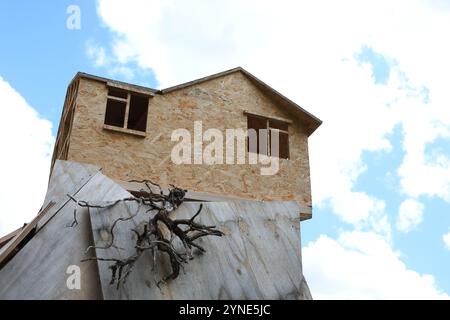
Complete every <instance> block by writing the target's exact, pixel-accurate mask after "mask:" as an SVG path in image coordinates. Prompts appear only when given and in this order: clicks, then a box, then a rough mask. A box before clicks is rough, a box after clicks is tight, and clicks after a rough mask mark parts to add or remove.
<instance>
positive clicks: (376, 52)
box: [0, 0, 450, 299]
mask: <svg viewBox="0 0 450 320" xmlns="http://www.w3.org/2000/svg"><path fill="white" fill-rule="evenodd" d="M74 8H75V10H74ZM78 12H79V15H77V13H78ZM78 17H79V19H77V18H78ZM77 22H79V24H78V23H77ZM449 35H450V1H446V0H424V1H419V0H408V1H406V0H398V1H387V0H380V1H361V0H359V1H347V0H343V1H324V0H318V1H282V0H280V1H276V2H275V1H264V0H258V1H256V0H248V1H238V0H229V1H218V0H210V1H201V0H192V1H181V0H180V1H176V0H172V1H170V0H165V1H155V0H152V1H150V0H128V1H116V0H97V1H87V0H83V1H75V0H72V1H65V0H60V1H50V0H42V1H25V0H24V1H12V0H10V1H6V0H3V1H1V2H0V39H1V41H0V98H1V101H2V104H1V107H0V108H1V110H2V119H3V123H2V126H0V133H1V137H2V138H1V139H0V148H1V150H3V152H2V156H1V158H0V174H1V177H2V180H3V181H2V183H1V184H0V201H1V203H2V209H3V211H2V212H0V236H1V235H4V234H6V233H8V232H10V231H12V230H14V229H15V228H17V227H19V226H21V225H22V224H23V223H24V222H28V221H30V220H31V219H32V218H33V216H34V215H35V214H36V213H37V211H38V210H39V208H40V206H41V205H42V201H43V197H44V195H45V191H46V186H47V182H48V175H49V164H50V159H51V155H52V151H53V144H54V140H55V136H56V132H57V129H58V124H59V117H60V115H61V111H62V105H63V102H64V96H65V90H66V88H67V85H68V84H69V82H70V80H71V79H72V78H73V77H74V75H75V74H76V72H77V71H84V72H88V73H93V74H96V75H100V76H105V77H109V78H114V79H117V80H122V81H126V82H131V83H135V84H140V85H144V86H150V87H153V88H165V87H168V86H171V85H175V84H178V83H181V82H185V81H189V80H192V79H196V78H199V77H202V76H206V75H209V74H212V73H216V72H220V71H223V70H226V69H230V68H233V67H236V66H242V67H244V68H245V69H247V70H248V71H250V72H251V73H252V74H254V75H255V76H257V77H258V78H260V79H261V80H263V81H264V82H266V83H268V84H269V85H271V86H272V87H274V88H276V89H277V90H278V91H280V92H281V93H283V94H284V95H286V96H287V97H289V98H290V99H292V100H293V101H295V102H297V103H298V104H300V105H301V106H303V107H304V108H305V109H307V110H308V111H309V112H311V113H313V114H314V115H316V116H317V117H319V118H320V119H321V120H323V124H322V126H321V127H320V128H319V129H318V130H317V131H316V132H315V133H314V134H313V135H312V136H311V137H310V139H309V153H310V162H311V180H312V195H313V219H311V220H309V221H305V222H302V227H301V232H302V235H301V238H302V247H303V251H302V255H303V269H304V273H305V277H306V279H307V281H308V284H309V286H310V289H311V292H312V294H313V297H314V298H315V299H448V298H449V295H450V274H449V273H450V271H449V270H450V206H449V204H450V90H449V89H448V85H449V83H450V79H449V77H450V59H449V58H448V57H450V42H449V41H448V39H449Z"/></svg>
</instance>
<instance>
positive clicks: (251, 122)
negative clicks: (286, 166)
mask: <svg viewBox="0 0 450 320" xmlns="http://www.w3.org/2000/svg"><path fill="white" fill-rule="evenodd" d="M288 126H289V124H288V122H286V121H282V120H276V119H270V118H266V117H262V116H256V115H251V114H247V128H248V129H254V130H255V131H256V137H255V138H256V139H255V140H256V141H253V142H251V141H250V138H251V135H249V137H248V149H247V150H248V152H254V153H258V154H264V155H273V156H276V153H277V152H276V150H271V146H272V137H273V136H275V135H278V142H279V143H278V157H279V158H281V159H289V132H288ZM255 142H256V143H255ZM274 146H275V145H274Z"/></svg>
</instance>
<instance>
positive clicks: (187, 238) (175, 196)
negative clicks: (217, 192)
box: [67, 180, 223, 288]
mask: <svg viewBox="0 0 450 320" xmlns="http://www.w3.org/2000/svg"><path fill="white" fill-rule="evenodd" d="M132 182H137V181H132ZM139 182H140V183H143V184H144V185H145V186H146V187H147V189H148V190H141V192H140V193H139V195H137V196H136V197H129V198H124V199H120V200H117V201H114V202H112V203H110V204H107V205H96V204H90V203H88V202H86V201H79V200H76V199H75V198H74V197H72V196H70V195H67V196H68V197H69V198H70V199H72V200H73V201H75V202H76V203H77V204H78V205H79V206H80V207H85V208H88V210H89V208H97V209H106V208H109V207H112V206H114V205H116V204H117V203H119V202H126V201H136V202H139V203H141V204H143V205H145V206H147V207H148V210H147V212H148V213H149V219H148V221H147V222H146V223H145V224H144V227H143V230H142V232H139V231H138V230H136V229H132V230H131V232H133V233H134V234H135V235H136V243H135V246H134V248H135V253H134V254H133V255H131V256H129V257H128V258H126V259H115V258H101V257H92V258H86V259H84V260H82V261H88V260H97V261H109V262H113V264H112V265H111V266H110V267H109V268H110V269H111V282H110V284H114V283H116V285H117V288H119V286H120V284H121V283H125V281H126V279H127V277H128V275H129V274H130V273H131V272H132V270H133V267H134V265H135V263H136V261H137V260H138V259H139V258H140V257H141V255H142V254H143V253H144V252H145V251H147V250H148V251H150V252H151V254H152V256H153V264H154V265H155V260H156V256H157V255H156V252H157V250H159V251H161V252H164V253H166V254H167V255H168V256H169V259H170V265H171V268H172V272H171V273H170V274H169V275H167V276H166V277H164V278H163V279H161V280H160V282H165V281H167V280H170V279H176V278H177V277H178V275H179V273H180V269H181V268H182V267H183V263H187V262H188V260H192V259H194V255H193V248H197V249H198V250H199V251H200V252H201V253H204V252H206V250H205V249H204V248H203V247H201V246H200V245H199V244H197V243H196V242H195V241H196V240H197V239H199V238H202V237H206V236H219V237H221V236H222V235H223V233H222V232H221V231H219V230H217V229H215V228H216V227H215V226H206V225H202V224H199V223H197V222H195V218H196V217H197V216H198V215H199V214H200V213H201V211H202V204H200V206H199V209H198V210H197V212H196V213H195V214H194V215H193V216H192V217H191V218H190V219H175V220H173V219H171V218H170V213H171V212H172V211H174V210H176V209H177V208H178V207H179V206H180V205H181V204H182V203H183V201H184V198H185V195H186V192H187V190H183V189H180V188H177V187H175V186H173V185H171V186H170V188H169V194H167V195H165V194H164V193H163V191H162V189H161V187H160V186H159V185H158V184H156V183H153V182H152V181H150V180H143V181H139ZM152 187H153V188H154V187H156V188H158V190H159V192H155V191H154V190H153V188H152ZM136 214H137V213H136ZM136 214H135V215H132V216H130V217H127V218H118V219H116V220H115V221H114V223H113V224H112V226H111V228H110V230H109V233H110V235H111V240H110V242H109V244H108V245H107V246H104V247H93V246H91V247H89V248H87V250H86V252H87V251H89V250H90V249H93V248H97V249H98V248H101V249H108V248H110V247H115V244H114V228H115V226H116V225H117V224H118V223H119V222H122V221H127V220H130V219H132V218H134V217H135V216H136ZM77 224H78V223H77V219H76V210H75V212H74V220H73V222H72V224H71V225H69V226H70V227H74V226H76V225H77ZM162 226H165V228H167V230H169V232H170V239H167V238H166V237H164V232H163V230H162V228H164V227H162ZM176 238H178V239H179V240H180V241H181V243H182V244H183V247H184V252H179V251H177V250H176V249H175V247H174V245H173V241H174V239H176ZM116 248H117V247H116ZM119 249H120V248H119ZM160 282H159V283H160ZM159 283H158V286H159Z"/></svg>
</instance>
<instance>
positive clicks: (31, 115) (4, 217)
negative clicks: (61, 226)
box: [0, 76, 54, 236]
mask: <svg viewBox="0 0 450 320" xmlns="http://www.w3.org/2000/svg"><path fill="white" fill-rule="evenodd" d="M0 97H2V117H3V119H4V121H3V122H2V125H1V126H0V135H1V136H2V139H0V149H1V150H2V157H1V165H0V176H1V177H2V183H1V184H0V202H1V203H2V210H1V212H0V236H2V235H5V234H7V233H9V232H11V231H13V230H15V229H17V228H19V227H21V226H22V225H23V224H24V223H28V222H30V221H31V220H32V219H33V217H34V216H35V215H36V214H37V213H38V211H39V209H40V207H41V206H42V204H43V201H44V196H45V192H46V190H47V183H48V178H49V170H50V160H51V155H52V151H53V143H54V137H53V136H52V130H51V129H52V124H51V122H50V121H48V120H45V119H43V118H41V117H40V116H39V114H38V113H37V112H36V110H34V109H33V108H32V107H31V106H30V105H29V104H28V103H27V102H26V101H25V99H24V98H23V97H22V96H21V95H20V93H18V92H17V91H16V90H14V88H12V87H11V85H10V84H9V83H8V82H7V81H6V80H4V79H3V78H2V77H1V76H0Z"/></svg>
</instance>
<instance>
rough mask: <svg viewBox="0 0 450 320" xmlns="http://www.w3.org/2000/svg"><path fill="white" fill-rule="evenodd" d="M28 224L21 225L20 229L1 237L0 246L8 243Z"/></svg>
mask: <svg viewBox="0 0 450 320" xmlns="http://www.w3.org/2000/svg"><path fill="white" fill-rule="evenodd" d="M25 226H26V224H25V225H23V226H22V227H20V228H19V229H16V230H14V231H13V232H10V233H8V234H7V235H5V236H3V237H1V238H0V248H1V247H3V246H4V245H5V244H7V243H8V242H9V241H10V240H11V239H12V238H14V237H15V236H16V235H17V234H18V233H19V232H20V231H22V229H23V228H25Z"/></svg>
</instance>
